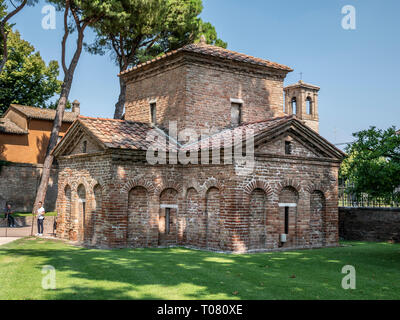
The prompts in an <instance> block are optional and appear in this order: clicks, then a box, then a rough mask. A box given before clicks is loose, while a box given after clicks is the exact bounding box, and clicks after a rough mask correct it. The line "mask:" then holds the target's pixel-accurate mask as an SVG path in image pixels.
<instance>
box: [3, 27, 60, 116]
mask: <svg viewBox="0 0 400 320" xmlns="http://www.w3.org/2000/svg"><path fill="white" fill-rule="evenodd" d="M7 47H8V59H7V62H6V63H5V65H4V68H3V72H2V73H1V74H0V115H1V114H2V113H4V112H5V111H6V110H7V108H8V107H9V106H10V104H11V103H18V104H25V105H32V106H40V107H51V106H52V103H49V102H48V100H49V99H50V98H51V97H53V96H54V95H55V94H56V93H60V90H61V81H59V80H57V77H58V75H59V66H58V62H57V61H50V62H49V64H48V65H47V66H46V63H45V62H44V61H43V60H42V57H41V56H40V53H39V52H35V48H34V47H33V46H32V45H31V44H30V43H29V42H27V41H25V40H23V39H21V36H20V34H19V32H18V31H15V32H13V31H12V30H11V31H10V33H9V35H8V39H7Z"/></svg>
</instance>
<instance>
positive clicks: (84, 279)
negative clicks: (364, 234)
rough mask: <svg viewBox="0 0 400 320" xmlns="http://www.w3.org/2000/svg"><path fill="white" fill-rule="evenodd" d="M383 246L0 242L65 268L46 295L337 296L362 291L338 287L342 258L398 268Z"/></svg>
mask: <svg viewBox="0 0 400 320" xmlns="http://www.w3.org/2000/svg"><path fill="white" fill-rule="evenodd" d="M380 247H382V249H383V248H385V247H386V245H382V246H379V245H376V244H375V245H374V246H368V244H367V245H358V244H355V245H353V246H351V247H348V248H328V249H319V250H301V251H288V252H274V253H271V252H269V253H260V254H251V255H228V254H216V253H211V252H205V251H198V250H190V249H185V248H179V247H177V248H167V249H158V248H151V249H114V250H96V249H86V248H81V247H73V246H68V245H65V244H63V243H62V242H58V241H46V240H30V239H29V238H28V239H23V240H19V243H17V244H15V245H14V246H9V247H7V248H4V247H3V248H1V247H0V248H1V249H0V256H1V255H3V254H4V255H8V256H12V257H21V256H25V257H29V258H33V259H36V260H37V261H38V263H37V264H35V267H34V268H36V269H37V272H38V273H39V272H40V271H41V268H42V266H43V265H52V266H54V267H55V269H56V271H57V273H58V274H61V275H63V274H64V275H63V277H64V280H61V282H62V284H61V286H57V287H59V289H57V290H54V291H49V292H48V294H47V298H49V299H132V298H134V299H210V297H211V299H213V298H215V299H313V298H326V299H342V298H346V297H347V298H363V296H364V294H363V292H362V291H358V292H353V293H352V292H349V291H344V290H343V289H342V288H341V279H342V277H343V275H342V274H341V268H342V267H343V266H344V265H346V264H352V265H355V266H360V268H363V267H365V268H372V269H374V270H375V269H377V270H379V268H382V266H386V265H388V266H391V267H392V268H393V269H394V270H396V269H397V270H398V268H399V250H397V251H393V250H379V248H380ZM390 248H391V249H393V248H394V247H393V246H392V247H390ZM395 248H397V249H400V246H397V247H395ZM394 253H397V255H395V254H394ZM396 259H397V260H396ZM58 278H59V276H57V281H59V280H58ZM371 294H372V296H371V295H370V296H369V298H374V297H375V298H382V297H383V296H382V295H380V294H379V293H376V295H375V296H373V293H371ZM365 298H367V297H365Z"/></svg>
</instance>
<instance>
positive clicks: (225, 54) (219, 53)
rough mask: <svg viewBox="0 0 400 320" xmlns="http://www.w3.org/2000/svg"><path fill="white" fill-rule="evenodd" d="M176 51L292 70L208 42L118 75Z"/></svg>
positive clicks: (180, 50)
mask: <svg viewBox="0 0 400 320" xmlns="http://www.w3.org/2000/svg"><path fill="white" fill-rule="evenodd" d="M178 52H192V53H198V54H202V55H205V56H213V57H217V58H222V59H227V60H232V61H239V62H245V63H250V64H253V65H258V66H264V67H270V68H274V69H279V70H284V71H288V72H289V71H293V69H292V68H290V67H288V66H285V65H283V64H279V63H276V62H272V61H269V60H265V59H261V58H256V57H252V56H249V55H246V54H243V53H239V52H235V51H231V50H228V49H224V48H220V47H216V46H212V45H208V44H203V43H196V44H189V45H186V46H184V47H182V48H179V49H177V50H173V51H170V52H168V53H166V54H164V55H162V56H160V57H157V58H154V59H152V60H149V61H147V62H144V63H141V64H139V65H137V66H135V67H133V68H130V69H128V70H126V71H123V72H121V73H120V74H119V75H120V76H121V75H124V74H126V73H129V72H130V71H133V70H137V69H139V68H141V67H143V66H145V65H148V64H150V63H153V62H155V61H158V60H161V59H165V58H167V57H169V56H171V55H174V54H176V53H178Z"/></svg>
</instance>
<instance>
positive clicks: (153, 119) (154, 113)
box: [150, 102, 157, 124]
mask: <svg viewBox="0 0 400 320" xmlns="http://www.w3.org/2000/svg"><path fill="white" fill-rule="evenodd" d="M150 117H151V123H152V124H156V123H157V107H156V103H155V102H153V103H150Z"/></svg>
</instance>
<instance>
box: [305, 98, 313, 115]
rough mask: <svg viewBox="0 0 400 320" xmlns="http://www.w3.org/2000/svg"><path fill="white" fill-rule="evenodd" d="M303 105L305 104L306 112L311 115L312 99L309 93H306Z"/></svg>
mask: <svg viewBox="0 0 400 320" xmlns="http://www.w3.org/2000/svg"><path fill="white" fill-rule="evenodd" d="M305 106H306V114H308V115H312V114H313V99H312V98H311V96H310V95H308V96H307V98H306V100H305Z"/></svg>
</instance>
